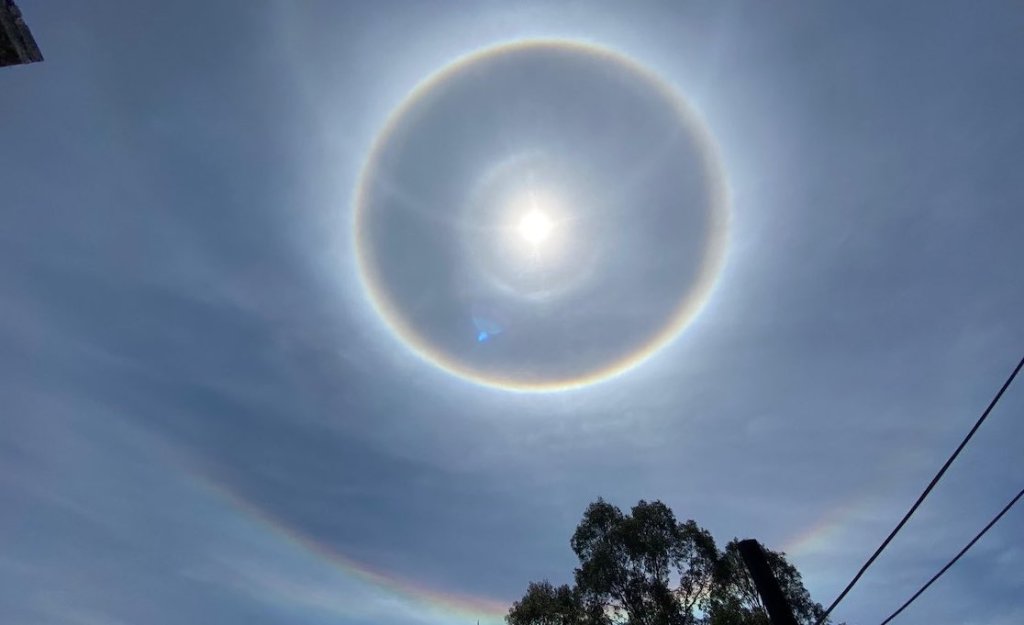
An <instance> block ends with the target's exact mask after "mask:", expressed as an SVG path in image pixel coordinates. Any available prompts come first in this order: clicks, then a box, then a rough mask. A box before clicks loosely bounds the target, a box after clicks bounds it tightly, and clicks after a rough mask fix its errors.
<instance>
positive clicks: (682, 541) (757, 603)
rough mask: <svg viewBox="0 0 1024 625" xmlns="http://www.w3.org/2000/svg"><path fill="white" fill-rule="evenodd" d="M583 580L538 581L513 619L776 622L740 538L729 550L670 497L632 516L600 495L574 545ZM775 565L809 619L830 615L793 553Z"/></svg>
mask: <svg viewBox="0 0 1024 625" xmlns="http://www.w3.org/2000/svg"><path fill="white" fill-rule="evenodd" d="M570 544H571V545H572V550H573V551H574V552H575V553H576V556H577V557H578V558H579V561H580V565H579V567H577V568H576V570H575V584H574V585H572V586H569V585H563V586H559V587H555V586H553V585H551V584H550V583H549V582H547V581H543V582H540V583H531V584H530V585H529V587H528V588H527V590H526V594H525V595H524V596H523V598H522V599H520V600H519V601H517V602H516V603H514V604H513V605H512V607H511V609H510V610H509V612H508V615H507V616H506V617H505V620H506V621H507V622H508V625H619V624H622V625H768V623H769V621H768V614H767V612H766V611H765V608H764V605H763V604H762V603H761V598H760V596H759V595H758V593H757V591H756V590H755V588H754V584H753V581H752V580H751V579H750V576H749V574H748V573H747V569H746V567H745V566H744V564H743V560H742V558H741V557H740V554H739V551H738V549H737V544H738V541H737V540H733V541H732V542H730V543H729V544H728V545H726V547H725V549H724V550H722V551H720V550H719V549H718V547H717V546H716V545H715V541H714V538H712V536H711V534H710V533H708V531H707V530H705V529H703V528H701V527H700V526H698V525H697V524H696V523H695V522H693V521H686V522H679V521H677V520H676V517H675V515H674V514H673V513H672V510H670V509H669V508H668V506H666V505H665V504H663V503H661V502H660V501H654V502H651V503H648V502H646V501H640V503H638V504H637V505H636V506H634V507H633V509H632V510H631V511H630V513H629V514H623V512H622V511H621V510H619V509H618V508H617V507H615V506H613V505H611V504H609V503H607V502H606V501H604V500H602V499H598V500H597V501H595V502H594V503H592V504H590V506H589V507H588V508H587V510H586V512H584V514H583V520H582V521H580V524H579V525H578V526H577V527H576V532H575V533H574V534H573V536H572V540H571V542H570ZM766 555H767V557H768V563H769V566H771V568H772V570H773V572H774V573H775V576H776V577H777V578H778V580H779V585H780V586H781V588H782V591H783V593H784V594H785V595H786V597H787V599H788V600H789V602H790V605H791V606H792V608H793V612H794V616H795V617H796V619H797V622H798V623H800V624H801V625H813V624H814V623H815V622H816V621H817V619H818V618H820V616H821V614H822V613H823V611H822V608H821V606H820V605H819V604H817V603H814V602H813V601H812V600H811V597H810V594H809V593H808V592H807V589H806V588H804V585H803V581H802V580H801V578H800V573H799V572H798V571H797V570H796V568H795V567H794V566H793V565H792V564H790V563H789V562H787V561H786V558H785V556H784V554H782V553H778V552H775V551H770V550H766Z"/></svg>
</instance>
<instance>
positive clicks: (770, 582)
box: [739, 538, 797, 625]
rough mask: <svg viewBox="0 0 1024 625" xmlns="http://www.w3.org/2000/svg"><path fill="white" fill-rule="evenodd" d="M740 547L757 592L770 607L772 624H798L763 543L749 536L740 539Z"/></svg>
mask: <svg viewBox="0 0 1024 625" xmlns="http://www.w3.org/2000/svg"><path fill="white" fill-rule="evenodd" d="M739 549H740V555H741V556H743V562H744V563H745V564H746V565H747V570H748V571H750V577H751V578H753V580H754V586H755V587H756V588H757V594H759V595H761V601H763V602H764V607H765V608H767V609H768V618H769V619H771V622H772V625H797V623H796V618H794V617H793V610H792V609H791V608H790V607H789V602H788V601H786V595H784V594H782V589H781V588H779V581H778V580H777V579H775V574H774V573H772V569H771V567H770V566H768V558H766V557H765V555H764V549H762V548H761V544H760V543H758V542H757V541H756V540H754V539H752V538H748V539H747V540H743V541H740V543H739Z"/></svg>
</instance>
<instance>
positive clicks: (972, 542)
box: [882, 488, 1024, 625]
mask: <svg viewBox="0 0 1024 625" xmlns="http://www.w3.org/2000/svg"><path fill="white" fill-rule="evenodd" d="M1022 496H1024V488H1022V489H1021V491H1020V492H1019V493H1017V496H1016V497H1014V498H1013V499H1011V500H1010V503H1008V504H1006V506H1005V507H1004V508H1003V509H1002V510H1000V511H999V514H997V515H996V516H995V518H993V519H992V520H991V521H989V522H988V525H986V526H985V527H984V528H983V529H982V530H981V531H980V532H978V534H977V535H976V536H975V537H974V538H972V539H971V542H969V543H967V544H966V545H965V546H964V548H963V549H961V550H960V553H958V554H956V555H955V556H953V559H952V560H950V561H949V562H947V563H946V566H944V567H942V568H941V569H939V572H938V573H936V574H935V575H932V578H931V579H930V580H928V582H927V583H926V584H925V585H924V586H921V588H919V589H918V591H917V592H915V593H914V594H913V596H912V597H910V599H907V601H906V603H904V604H903V605H901V606H900V607H899V609H898V610H896V611H895V612H893V613H892V614H890V615H889V618H887V619H885V620H884V621H882V625H888V623H889V621H891V620H893V619H894V618H896V617H897V616H898V615H899V613H900V612H902V611H903V610H904V609H906V607H907V606H908V605H910V604H911V603H914V600H915V599H917V598H918V597H920V596H921V593H923V592H924V591H926V590H928V587H929V586H931V585H932V582H934V581H935V580H937V579H939V578H940V577H942V574H943V573H945V572H946V571H948V570H949V568H950V567H951V566H953V565H954V564H956V561H957V560H959V559H960V556H962V555H964V554H965V553H967V550H968V549H970V548H971V547H973V546H974V543H976V542H978V539H980V538H981V537H982V536H984V535H985V532H987V531H988V530H989V528H991V527H992V526H993V525H995V524H996V523H998V522H999V519H1001V518H1003V515H1004V514H1006V512H1007V510H1009V509H1010V508H1012V507H1013V504H1015V503H1017V500H1019V499H1020V498H1021V497H1022Z"/></svg>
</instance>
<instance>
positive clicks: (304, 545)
mask: <svg viewBox="0 0 1024 625" xmlns="http://www.w3.org/2000/svg"><path fill="white" fill-rule="evenodd" d="M189 473H191V474H192V476H193V477H194V478H195V479H196V481H197V482H198V483H199V484H201V485H202V486H203V487H204V488H205V489H206V490H207V491H209V492H211V493H212V494H214V495H215V496H216V497H218V498H220V499H222V500H223V501H225V502H227V503H228V504H229V505H230V506H231V507H233V508H235V509H236V510H238V511H240V512H242V513H243V514H244V515H245V516H246V518H249V519H252V520H255V521H256V522H257V523H259V524H260V525H262V526H263V527H265V528H266V529H268V530H270V531H271V533H273V534H275V535H278V536H280V537H282V538H284V539H285V541H287V542H288V543H290V544H292V545H293V546H295V547H297V548H299V549H301V550H302V551H304V552H306V553H308V554H310V555H312V556H314V557H315V558H316V559H318V560H321V561H323V562H326V563H328V564H330V565H331V566H332V567H334V568H335V569H337V570H340V571H342V572H344V573H346V574H348V575H351V576H353V577H355V578H357V579H359V580H360V581H362V582H365V583H368V584H370V585H372V586H374V587H376V588H379V589H381V590H383V591H385V592H388V593H391V594H392V595H396V596H398V597H401V598H403V599H405V600H407V601H410V602H413V603H416V604H418V605H421V606H426V607H428V608H429V609H430V610H433V611H436V612H441V613H444V614H445V615H449V616H455V617H458V618H461V619H465V620H466V622H467V623H475V622H478V621H479V622H481V623H500V622H502V617H503V616H504V615H505V614H506V613H507V612H508V609H509V606H510V604H508V603H504V602H501V601H498V600H496V599H491V598H487V597H478V596H472V595H466V594H460V593H452V592H446V591H441V590H437V589H434V588H431V587H429V586H427V585H424V584H421V583H417V582H413V581H411V580H407V579H404V578H401V577H399V576H396V575H391V574H388V573H386V572H385V571H382V570H380V569H375V568H374V567H371V566H370V565H368V564H366V563H364V562H360V561H358V560H356V559H354V558H351V557H349V556H347V555H345V554H343V553H342V552H340V551H338V550H337V549H336V548H334V547H332V546H330V545H326V544H324V543H322V542H320V541H318V540H316V539H315V538H313V537H311V536H308V535H306V534H303V533H302V532H300V531H298V530H297V529H295V528H294V527H292V526H290V525H288V524H287V523H286V522H284V521H282V520H281V519H279V518H277V517H276V516H274V515H273V514H271V513H270V512H268V511H267V510H265V509H263V508H260V507H259V506H256V505H255V504H253V503H252V502H250V501H249V500H247V499H246V498H244V497H243V496H241V495H239V494H237V493H235V492H234V491H232V490H231V489H230V488H229V487H228V486H227V485H225V484H223V483H222V482H219V481H216V480H214V479H213V478H210V477H208V476H206V475H203V474H201V473H198V472H196V471H194V470H190V471H189Z"/></svg>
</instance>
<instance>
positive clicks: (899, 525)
mask: <svg viewBox="0 0 1024 625" xmlns="http://www.w3.org/2000/svg"><path fill="white" fill-rule="evenodd" d="M1022 367H1024V357H1021V359H1020V362H1018V363H1017V366H1016V367H1015V368H1014V369H1013V372H1012V373H1010V376H1009V377H1008V378H1006V381H1005V382H1003V385H1002V386H1001V387H1000V388H999V392H997V393H996V394H995V397H993V398H992V401H990V402H989V404H988V407H987V408H985V411H984V412H982V413H981V416H980V417H979V418H978V420H977V421H976V422H975V423H974V427H972V428H971V430H970V431H969V432H968V433H967V435H966V436H964V438H963V440H962V441H960V444H959V445H957V448H956V449H955V450H954V451H953V453H952V454H951V455H950V456H949V458H947V459H946V462H945V463H944V464H943V465H942V468H940V469H939V471H938V473H936V474H935V477H933V478H932V480H931V482H929V483H928V486H926V487H925V489H924V490H923V491H921V494H920V495H918V497H917V500H916V501H915V502H914V505H912V506H910V509H909V510H907V513H906V514H904V515H903V518H902V519H900V522H899V523H897V524H896V527H894V528H893V530H892V531H891V532H889V535H888V536H886V537H885V540H883V541H882V544H880V545H879V546H878V548H877V549H875V552H874V553H872V554H871V557H870V558H868V559H867V561H866V562H864V564H863V565H862V566H861V567H860V570H858V571H857V574H856V575H854V576H853V579H851V580H850V583H848V584H847V585H846V587H845V588H843V591H842V592H841V593H839V596H838V597H836V598H835V600H834V601H833V602H832V604H831V605H830V606H828V608H827V609H826V610H825V611H824V612H823V613H822V615H821V617H820V618H819V619H818V621H817V623H815V625H822V623H824V622H825V620H826V619H828V616H829V615H830V614H831V613H832V610H834V609H835V608H836V606H837V605H839V603H840V602H841V601H842V600H843V599H844V598H845V597H846V595H847V594H848V593H849V592H850V590H851V589H853V587H854V586H855V585H856V584H857V582H858V581H860V578H861V577H862V576H863V575H864V572H865V571H867V570H868V568H869V567H870V566H871V565H872V564H874V562H875V560H876V559H878V556H879V555H881V553H882V552H883V551H885V548H886V547H888V546H889V543H890V542H892V539H893V538H895V537H896V534H898V533H899V532H900V530H902V529H903V526H904V525H906V524H907V521H909V520H910V517H911V516H913V515H914V513H915V512H917V509H918V508H919V507H920V506H921V503H922V502H923V501H924V500H925V498H926V497H928V495H929V493H931V492H932V489H933V488H935V485H936V484H938V483H939V480H941V479H942V476H943V475H945V473H946V470H947V469H949V467H950V465H952V464H953V461H954V460H956V458H957V456H959V455H960V452H961V451H963V449H964V447H966V446H967V443H968V442H969V441H970V440H971V438H972V437H973V436H974V433H975V432H977V431H978V428H979V427H981V424H982V423H984V422H985V420H986V419H988V415H989V414H990V413H991V412H992V409H993V408H995V407H996V404H998V403H999V400H1000V399H1001V398H1002V396H1003V393H1005V392H1006V389H1008V388H1009V387H1010V384H1012V383H1013V380H1014V378H1016V377H1017V374H1018V373H1019V372H1020V370H1021V368H1022Z"/></svg>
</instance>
